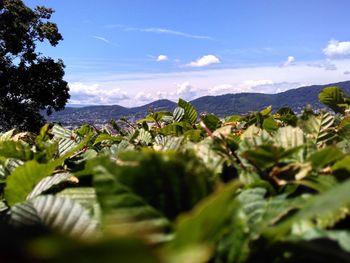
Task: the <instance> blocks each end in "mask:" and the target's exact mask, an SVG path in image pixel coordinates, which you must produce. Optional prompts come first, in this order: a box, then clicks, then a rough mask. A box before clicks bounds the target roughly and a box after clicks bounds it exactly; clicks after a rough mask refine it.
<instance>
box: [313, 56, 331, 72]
mask: <svg viewBox="0 0 350 263" xmlns="http://www.w3.org/2000/svg"><path fill="white" fill-rule="evenodd" d="M308 66H310V67H316V68H323V69H325V70H337V69H338V68H337V65H335V64H334V63H333V62H332V61H331V60H330V59H328V58H327V59H326V61H325V62H317V63H311V64H308Z"/></svg>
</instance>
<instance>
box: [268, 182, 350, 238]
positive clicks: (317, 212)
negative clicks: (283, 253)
mask: <svg viewBox="0 0 350 263" xmlns="http://www.w3.org/2000/svg"><path fill="white" fill-rule="evenodd" d="M349 205H350V180H347V181H345V182H343V183H341V184H339V185H336V186H334V187H332V188H331V189H329V190H328V191H325V192H323V193H321V194H318V195H315V196H312V197H310V198H309V199H308V200H307V201H305V203H304V205H303V208H302V209H301V210H300V211H298V212H297V213H296V214H294V215H293V216H291V217H289V218H288V219H287V220H285V221H284V222H282V223H281V224H279V225H277V226H276V227H274V228H271V229H270V230H268V231H267V232H266V234H267V236H268V237H269V238H271V239H274V240H276V239H280V238H282V237H283V236H284V235H285V234H286V233H287V232H288V231H289V230H290V229H291V227H292V226H293V224H296V223H300V222H301V221H304V220H315V219H316V220H322V219H323V218H330V217H332V215H337V214H339V212H340V211H341V210H342V209H344V208H345V207H348V206H349ZM333 223H334V222H333Z"/></svg>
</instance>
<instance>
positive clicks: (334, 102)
mask: <svg viewBox="0 0 350 263" xmlns="http://www.w3.org/2000/svg"><path fill="white" fill-rule="evenodd" d="M318 98H319V100H320V101H321V102H322V103H323V104H325V105H327V106H328V107H330V108H331V109H332V110H334V111H335V112H337V113H342V114H344V112H345V109H346V107H347V105H346V104H345V95H344V92H343V91H342V90H341V89H340V88H338V87H328V88H324V89H323V90H321V92H320V94H319V95H318Z"/></svg>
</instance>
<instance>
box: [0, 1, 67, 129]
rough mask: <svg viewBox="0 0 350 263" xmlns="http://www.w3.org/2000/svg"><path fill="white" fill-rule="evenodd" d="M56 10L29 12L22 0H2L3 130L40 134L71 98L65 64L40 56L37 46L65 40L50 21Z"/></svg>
mask: <svg viewBox="0 0 350 263" xmlns="http://www.w3.org/2000/svg"><path fill="white" fill-rule="evenodd" d="M53 12H54V11H53V9H51V8H46V7H43V6H38V7H36V8H35V9H31V8H29V7H27V6H26V5H25V4H24V3H23V1H22V0H0V129H1V130H7V129H10V128H18V129H20V130H24V129H25V130H30V131H35V130H37V129H38V128H39V127H40V126H41V125H42V124H43V122H44V118H43V117H42V115H41V114H40V113H41V112H42V113H43V112H44V113H46V114H48V115H50V114H51V113H52V111H53V110H55V111H58V110H62V109H63V108H64V106H65V104H66V102H67V100H68V99H69V97H70V96H69V93H68V91H69V88H68V83H67V82H66V81H64V80H63V77H64V64H63V61H62V60H57V61H55V60H54V59H52V58H50V57H45V56H43V55H42V54H41V53H39V52H37V51H36V46H37V43H39V42H43V41H45V40H47V41H48V42H49V43H50V44H51V45H52V46H56V45H57V44H58V42H59V41H61V40H62V39H63V38H62V35H61V34H60V33H59V31H58V28H57V25H56V24H54V23H52V22H50V21H49V20H50V18H51V15H52V13H53Z"/></svg>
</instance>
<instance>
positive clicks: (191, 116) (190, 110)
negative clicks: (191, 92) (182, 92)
mask: <svg viewBox="0 0 350 263" xmlns="http://www.w3.org/2000/svg"><path fill="white" fill-rule="evenodd" d="M177 105H178V106H179V107H181V108H183V109H184V110H185V120H187V121H188V122H189V123H191V124H195V123H196V121H197V116H198V114H197V111H196V110H195V108H194V107H193V106H192V105H191V104H190V103H188V102H187V101H184V100H183V99H179V102H178V103H177Z"/></svg>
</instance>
